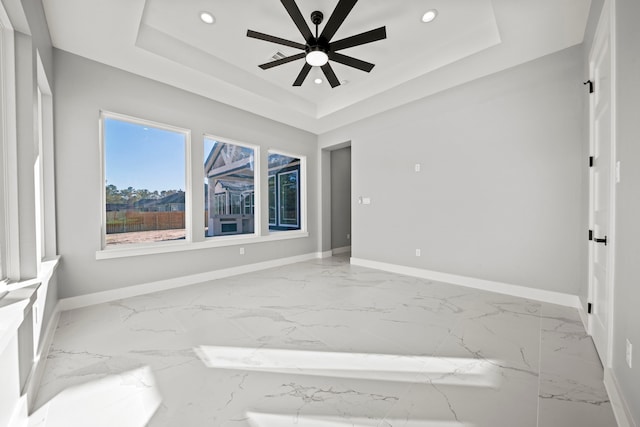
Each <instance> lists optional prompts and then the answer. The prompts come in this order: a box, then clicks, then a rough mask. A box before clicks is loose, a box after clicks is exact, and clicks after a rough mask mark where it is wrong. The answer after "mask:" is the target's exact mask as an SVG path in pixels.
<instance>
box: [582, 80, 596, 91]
mask: <svg viewBox="0 0 640 427" xmlns="http://www.w3.org/2000/svg"><path fill="white" fill-rule="evenodd" d="M582 84H583V85H589V93H593V91H594V88H593V82H592V81H591V80H587V81H586V82H583V83H582Z"/></svg>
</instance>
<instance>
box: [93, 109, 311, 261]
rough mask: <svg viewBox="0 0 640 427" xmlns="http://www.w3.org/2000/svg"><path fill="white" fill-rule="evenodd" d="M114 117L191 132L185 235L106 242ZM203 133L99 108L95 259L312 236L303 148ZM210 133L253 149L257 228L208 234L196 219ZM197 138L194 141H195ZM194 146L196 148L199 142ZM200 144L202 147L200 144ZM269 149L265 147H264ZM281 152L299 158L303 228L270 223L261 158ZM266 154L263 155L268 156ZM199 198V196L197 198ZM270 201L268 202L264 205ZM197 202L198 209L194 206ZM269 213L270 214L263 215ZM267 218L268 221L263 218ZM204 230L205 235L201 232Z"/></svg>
mask: <svg viewBox="0 0 640 427" xmlns="http://www.w3.org/2000/svg"><path fill="white" fill-rule="evenodd" d="M105 116H106V117H109V118H115V119H118V120H125V121H129V122H132V123H137V124H143V125H148V126H153V127H158V128H161V129H167V130H171V131H178V132H184V133H185V134H186V136H187V137H186V157H185V158H186V168H185V173H186V175H187V176H186V189H185V191H186V200H185V203H186V206H185V215H186V219H185V222H186V224H185V226H186V238H185V240H182V241H170V242H151V243H140V244H128V245H117V246H109V247H106V246H105V236H106V234H105V231H106V210H105V202H106V191H105V185H104V184H105V171H106V169H105V167H106V165H105V151H104V148H105V147H104V130H103V126H104V117H105ZM201 135H202V137H201V138H198V139H199V140H198V141H195V140H192V137H191V130H190V129H185V128H181V127H176V126H172V125H167V124H163V123H159V122H155V121H152V120H145V119H140V118H137V117H132V116H129V115H125V114H118V113H114V112H109V111H102V110H101V111H100V117H99V143H100V150H99V154H100V164H101V182H100V184H101V188H100V192H101V193H100V194H101V195H102V197H101V202H100V203H101V206H100V209H101V212H102V222H101V230H100V234H101V236H102V240H101V243H100V248H99V249H97V250H96V255H95V258H96V260H106V259H116V258H129V257H135V256H144V255H154V254H163V253H177V252H184V251H192V250H203V249H210V248H221V247H228V246H240V245H250V244H255V243H263V242H275V241H282V240H292V239H300V238H308V237H309V232H308V230H307V211H308V209H307V207H308V205H307V167H306V161H307V157H306V156H304V155H300V154H295V153H289V152H286V151H281V150H278V149H274V148H265V147H263V146H260V145H257V144H252V143H249V142H241V141H237V140H234V139H232V138H227V137H224V136H217V135H214V134H211V133H203V134H201ZM205 138H209V139H214V140H217V141H220V142H226V143H230V144H235V145H240V146H243V147H249V148H252V149H254V162H255V163H254V176H255V183H254V192H253V211H254V224H255V227H254V233H253V234H236V235H222V236H214V237H205V235H204V228H203V226H204V224H202V225H200V224H198V225H197V226H196V224H197V222H202V211H200V209H201V207H202V208H204V202H205V200H204V191H202V188H203V187H202V186H203V185H204V168H203V165H204V161H205V159H204V155H205V153H204V140H205ZM194 144H195V145H194ZM194 147H195V148H194ZM198 147H199V148H198ZM263 150H264V151H263ZM271 153H273V154H279V155H283V156H288V157H293V158H296V159H299V161H300V170H299V175H298V181H299V183H298V185H299V206H300V213H299V217H300V220H299V221H300V228H299V229H291V230H277V231H275V230H274V231H272V230H269V225H268V221H269V218H268V197H266V196H265V194H263V190H265V189H266V190H267V194H268V181H269V177H268V167H263V166H262V164H263V163H264V162H265V160H267V159H268V154H271ZM263 157H264V158H263ZM196 201H197V202H196ZM226 202H227V205H228V203H229V199H228V195H227V199H226ZM263 204H265V206H263ZM194 206H195V207H197V209H198V210H197V211H196V209H195V207H194ZM265 214H266V215H267V217H266V218H265V217H264V215H265ZM263 222H264V223H263ZM200 234H201V235H200Z"/></svg>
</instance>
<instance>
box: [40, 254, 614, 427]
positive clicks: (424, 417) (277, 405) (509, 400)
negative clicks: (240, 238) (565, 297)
mask: <svg viewBox="0 0 640 427" xmlns="http://www.w3.org/2000/svg"><path fill="white" fill-rule="evenodd" d="M602 376H603V370H602V367H601V365H600V363H599V360H598V356H597V354H596V352H595V349H594V347H593V343H592V341H591V339H590V337H588V336H587V335H586V334H585V331H584V328H583V326H582V323H581V321H580V319H579V316H578V313H577V312H576V311H575V310H573V309H569V308H566V307H560V306H555V305H550V304H544V303H539V302H535V301H528V300H524V299H520V298H515V297H510V296H505V295H500V294H494V293H489V292H483V291H478V290H474V289H470V288H464V287H459V286H454V285H449V284H444V283H436V282H429V281H427V280H423V279H417V278H412V277H406V276H401V275H396V274H391V273H386V272H381V271H376V270H371V269H366V268H360V267H355V266H351V265H350V264H349V262H348V257H346V256H341V257H333V258H329V259H324V260H314V261H308V262H304V263H299V264H294V265H290V266H285V267H281V268H275V269H271V270H267V271H261V272H257V273H252V274H246V275H242V276H236V277H233V278H228V279H222V280H217V281H213V282H208V283H203V284H200V285H195V286H190V287H185V288H181V289H175V290H171V291H164V292H158V293H154V294H150V295H145V296H139V297H134V298H127V299H124V300H120V301H116V302H112V303H106V304H101V305H96V306H92V307H87V308H83V309H78V310H73V311H68V312H64V313H62V315H61V318H60V322H59V325H58V328H57V330H56V333H55V336H54V339H53V344H52V347H51V349H50V352H49V354H48V357H47V361H46V368H45V373H44V376H43V379H42V382H41V387H40V390H39V394H38V396H37V401H36V410H35V412H34V413H33V415H32V416H31V419H30V427H58V426H60V427H62V426H64V427H75V426H82V427H85V426H92V427H102V426H105V427H107V426H109V427H116V426H117V427H144V426H150V427H165V426H166V427H169V426H170V427H177V426H179V427H196V426H197V427H203V426H215V427H223V426H224V427H248V426H251V427H294V426H296V427H297V426H301V427H305V426H306V427H375V426H377V427H502V426H505V427H528V426H532V427H533V426H536V427H572V426H580V427H590V426H593V427H609V426H615V425H616V422H615V419H614V416H613V413H612V409H611V405H610V402H609V399H608V397H607V393H606V391H605V389H604V386H603V381H602V379H603V378H602Z"/></svg>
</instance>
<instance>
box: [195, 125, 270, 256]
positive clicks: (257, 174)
mask: <svg viewBox="0 0 640 427" xmlns="http://www.w3.org/2000/svg"><path fill="white" fill-rule="evenodd" d="M206 140H210V141H216V142H219V143H222V144H229V145H235V146H238V147H241V148H246V149H249V150H253V192H252V194H253V201H252V207H253V209H252V211H253V224H254V225H253V233H239V234H223V235H217V236H206V235H204V233H203V236H204V237H203V238H204V241H205V242H210V241H223V242H224V241H225V240H226V239H238V238H240V237H242V238H245V239H246V238H251V237H258V236H260V235H261V233H262V224H261V223H262V221H261V219H260V218H261V215H260V209H258V210H257V211H256V209H255V205H258V206H260V200H261V199H260V191H256V190H259V189H260V183H261V166H260V165H261V162H260V157H261V154H260V153H261V151H260V146H259V145H254V144H250V143H247V142H240V141H237V140H234V139H232V138H227V137H223V136H218V135H213V134H210V133H205V134H203V136H202V141H201V143H202V148H203V150H202V151H203V156H202V157H203V158H202V162H201V163H202V168H203V169H202V172H203V184H202V185H204V180H206V179H207V177H206V176H204V163H205V161H206V160H207V154H208V153H205V152H204V144H205V141H206ZM224 194H225V196H226V213H225V215H245V213H244V209H245V204H244V196H243V194H244V193H243V192H232V191H229V190H227V191H225V193H224ZM234 194H237V195H238V197H239V198H240V204H239V209H240V212H239V213H238V214H234V213H233V206H232V202H233V196H234ZM203 207H204V208H205V211H206V203H205V201H203ZM229 244H233V240H231V243H229Z"/></svg>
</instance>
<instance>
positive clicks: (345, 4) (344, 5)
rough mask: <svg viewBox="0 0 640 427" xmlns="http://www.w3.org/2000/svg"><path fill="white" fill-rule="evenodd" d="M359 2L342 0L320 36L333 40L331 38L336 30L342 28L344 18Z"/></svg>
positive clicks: (356, 0)
mask: <svg viewBox="0 0 640 427" xmlns="http://www.w3.org/2000/svg"><path fill="white" fill-rule="evenodd" d="M357 2H358V0H340V1H339V2H338V4H337V5H336V8H335V9H334V10H333V13H332V14H331V17H330V18H329V20H328V21H327V24H326V25H325V26H324V29H323V30H322V34H320V37H321V38H324V39H325V40H327V41H331V38H332V37H333V36H334V35H335V34H336V31H338V28H340V25H342V23H343V22H344V20H345V19H347V15H349V12H351V9H353V6H355V5H356V3H357Z"/></svg>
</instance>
